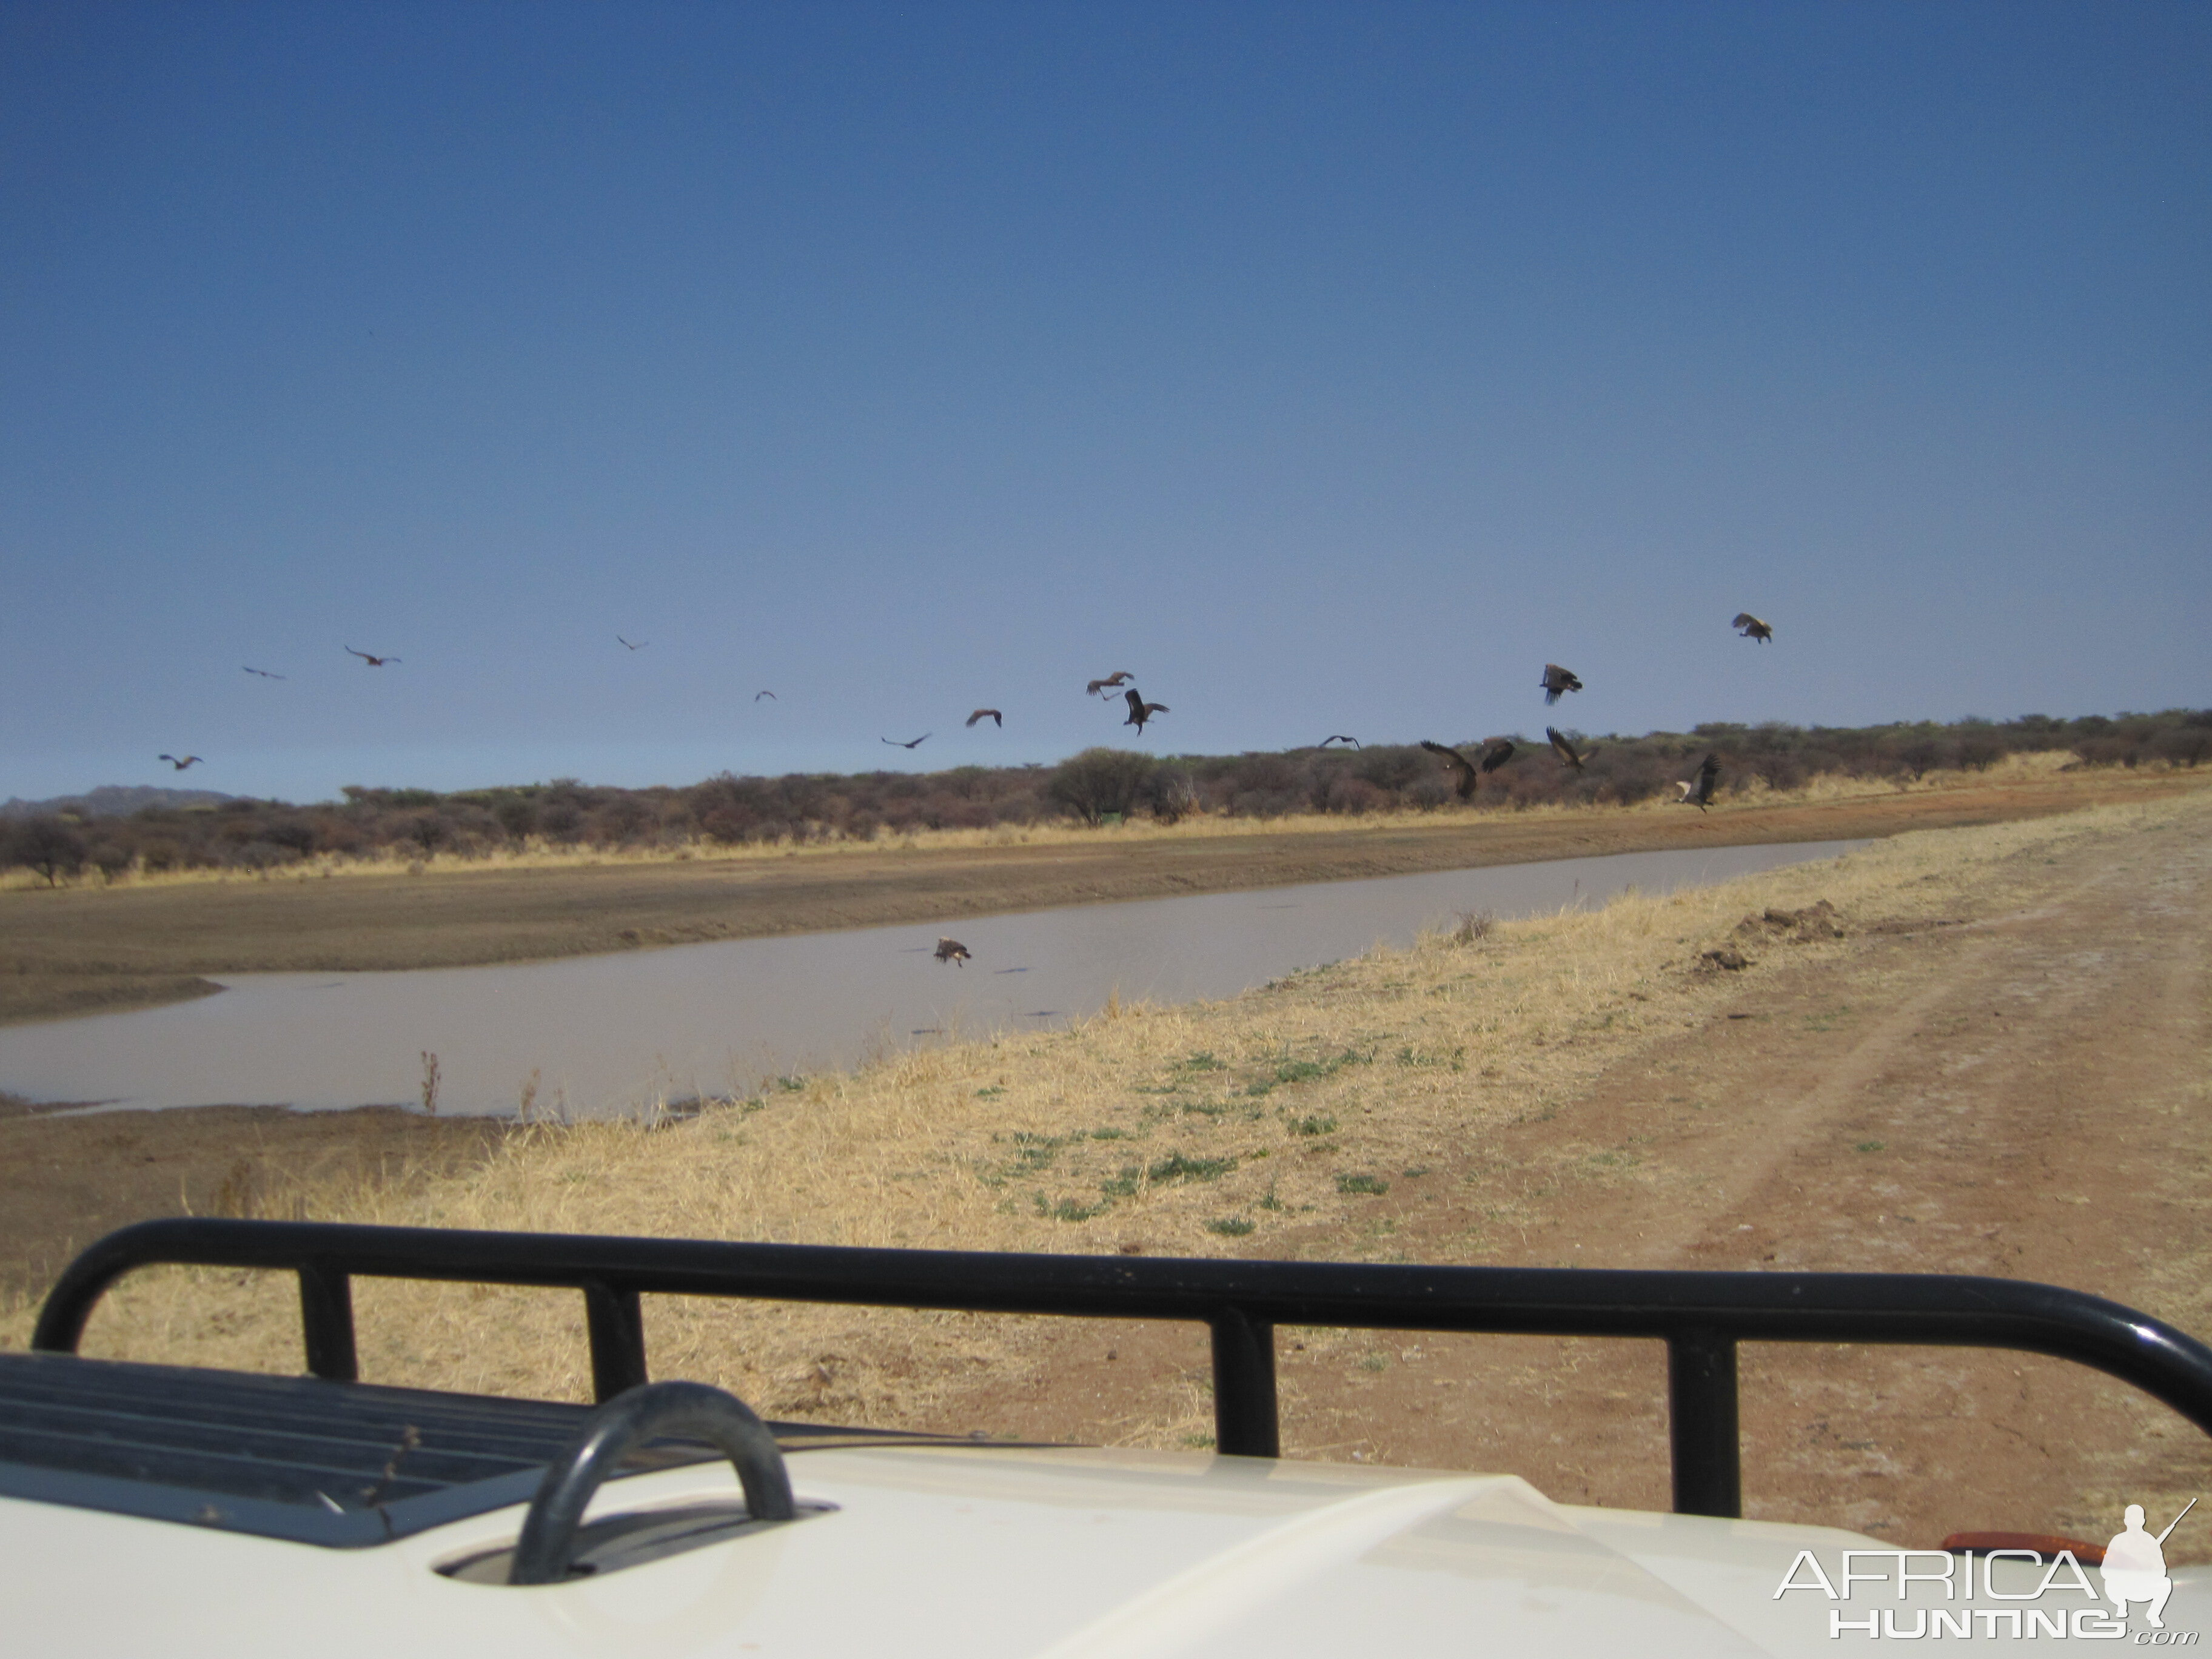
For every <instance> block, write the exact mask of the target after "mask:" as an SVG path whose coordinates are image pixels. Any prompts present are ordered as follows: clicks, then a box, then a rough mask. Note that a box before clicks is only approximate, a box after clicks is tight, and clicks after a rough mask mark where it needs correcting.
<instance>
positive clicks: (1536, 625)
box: [0, 0, 2212, 799]
mask: <svg viewBox="0 0 2212 1659" xmlns="http://www.w3.org/2000/svg"><path fill="white" fill-rule="evenodd" d="M2208 70H2212V10H2208V9H2205V8H2203V7H2202V6H2198V5H2179V4H2174V5H2166V4H2128V3H2099V4H2088V3H2083V4H2068V5H2039V4H2033V3H2018V0H2008V3H2002V4H1992V5H1974V4H1964V3H1954V4H1946V5H1942V6H1928V5H1924V4H1918V3H1913V4H1904V5H1884V4H1880V3H1851V4H1817V5H1808V4H1790V3H1779V4H1776V3H1757V4H1742V5H1733V4H1729V5H1720V4H1715V5H1692V4H1674V5H1661V4H1653V5H1631V4H1626V3H1617V4H1616V3H1607V4H1578V3H1571V0H1569V3H1545V4H1532V5H1506V4H1499V5H1472V4H1470V5H1452V6H1440V5H1425V4H1418V5H1393V4H1388V3H1374V4H1362V5H1356V6H1355V5H1350V4H1334V5H1325V6H1305V5H1297V4H1288V3H1285V4H1266V5H1260V4H1253V5H1241V4H1205V3H1176V4H1141V3H1129V4H1104V3H1100V4H1089V5H1085V4H1058V5H1035V4H1008V5H965V4H951V3H947V4H933V5H914V4H895V5H883V6H874V5H858V4H852V5H841V4H836V3H829V0H823V3H808V4H804V5H727V6H712V5H704V4H684V5H672V6H659V7H656V6H652V5H645V4H637V3H625V4H623V5H621V6H605V5H596V4H595V5H588V6H585V5H568V4H562V3H532V4H527V5H523V4H515V5H489V4H478V5H466V4H464V5H459V6H454V5H447V4H437V5H413V6H410V5H406V4H397V3H384V4H379V5H375V6H368V7H362V6H356V5H351V4H343V5H337V4H331V5H317V4H312V3H285V4H252V3H238V4H228V5H215V4H205V5H193V6H178V5H172V4H152V5H132V4H121V3H115V4H102V5H99V6H85V5H82V4H78V3H74V0H70V3H56V4H45V3H15V0H0V583H3V584H4V585H3V586H0V593H4V596H5V597H4V600H0V606H4V608H0V796H5V795H9V794H20V795H24V796H29V797H39V796H44V795H48V794H53V793H62V792H64V791H69V790H76V789H82V788H85V787H90V786H93V785H95V784H100V783H132V782H168V781H174V780H173V776H172V775H171V774H170V773H169V770H168V769H167V767H166V766H162V765H159V764H158V763H155V761H154V757H155V754H156V753H157V752H158V751H161V750H172V751H174V752H179V753H182V752H185V750H187V749H189V750H194V751H197V752H198V753H200V754H203V755H204V756H206V757H208V758H207V763H206V764H205V765H204V767H202V768H198V769H195V770H194V771H193V772H192V774H191V775H190V778H189V779H188V780H186V781H190V782H192V783H196V784H201V785H204V787H211V788H217V789H223V790H228V791H231V792H234V793H262V794H276V795H282V796H286V797H289V798H291V799H316V798H319V797H325V796H328V795H330V794H332V793H335V791H336V790H337V787H338V786H340V785H341V784H344V783H367V784H416V785H423V786H428V787H440V788H453V787H467V786H471V785H477V784H489V783H499V782H524V781H532V780H534V779H542V778H550V777H554V776H558V775H576V776H580V777H583V778H586V779H587V780H591V781H604V782H614V783H625V784H641V783H653V782H671V783H681V782H689V781H694V780H696V779H697V778H700V777H702V776H705V775H709V774H711V773H714V772H716V771H719V770H721V769H732V770H735V771H738V772H780V771H785V770H793V769H810V770H811V769H827V770H846V769H860V768H866V767H872V766H877V765H883V764H892V763H895V764H897V765H900V766H922V767H940V766H945V765H951V764H957V763H963V762H969V761H978V762H992V763H996V762H1018V761H1052V760H1056V759H1058V758H1060V757H1063V756H1065V755H1066V754H1069V753H1071V752H1073V750H1077V749H1079V748H1081V747H1083V746H1085V745H1086V744H1091V743H1095V742H1119V741H1121V739H1122V738H1125V737H1127V736H1128V735H1130V734H1128V733H1127V732H1123V731H1121V728H1120V727H1119V726H1117V725H1116V724H1115V720H1116V717H1117V713H1118V711H1117V710H1109V708H1106V707H1105V706H1103V705H1101V704H1098V703H1096V702H1086V701H1085V698H1084V696H1083V694H1082V684H1083V682H1084V681H1085V680H1086V679H1088V678H1092V677H1094V676H1096V675H1100V674H1103V673H1106V672H1108V671H1111V670H1115V669H1124V668H1126V669H1129V670H1132V671H1135V673H1136V674H1137V676H1138V682H1139V684H1140V685H1142V686H1143V688H1144V690H1145V691H1146V695H1147V696H1150V697H1152V698H1154V699H1156V700H1158V701H1160V702H1165V703H1167V704H1169V705H1170V708H1171V710H1172V713H1171V714H1170V715H1168V716H1164V717H1163V718H1162V719H1161V720H1158V722H1157V723H1156V724H1155V725H1154V726H1152V728H1151V729H1150V730H1149V731H1148V732H1146V736H1145V739H1144V741H1145V744H1146V746H1151V747H1154V748H1157V749H1159V750H1163V751H1167V750H1183V751H1233V750H1244V749H1267V748H1277V747H1287V746H1290V745H1293V744H1302V743H1311V742H1314V741H1316V740H1318V739H1319V738H1321V737H1322V736H1325V735H1327V734H1328V733H1329V732H1352V733H1355V734H1358V735H1359V736H1361V737H1362V738H1370V739H1378V738H1379V739H1397V740H1401V741H1402V740H1410V739H1412V738H1418V737H1436V738H1446V739H1457V738H1466V737H1470V736H1477V735H1480V734H1484V733H1488V732H1505V731H1514V730H1520V731H1524V732H1541V728H1542V726H1543V725H1544V722H1545V719H1546V711H1545V709H1544V707H1543V704H1542V702H1541V696H1540V695H1539V694H1538V692H1537V691H1536V689H1535V683H1536V679H1537V676H1538V674H1539V672H1540V671H1541V666H1542V665H1543V664H1544V663H1545V662H1546V661H1547V660H1550V661H1558V662H1561V663H1565V664H1566V665H1569V666H1571V667H1572V668H1573V669H1575V670H1576V671H1577V672H1579V673H1580V674H1581V675H1582V677H1583V679H1584V681H1585V682H1586V683H1587V684H1588V687H1589V689H1588V690H1586V691H1584V692H1583V693H1582V694H1580V695H1579V696H1576V697H1573V698H1571V699H1570V700H1569V702H1568V704H1567V705H1566V706H1565V710H1564V712H1566V713H1567V714H1569V715H1570V717H1571V720H1572V721H1573V723H1574V724H1575V725H1576V726H1577V727H1580V728H1583V729H1586V730H1590V731H1606V730H1616V729H1617V730H1623V731H1642V730H1645V729H1648V728H1651V727H1656V726H1671V727H1678V728H1679V727H1684V726H1689V725H1692V724H1693V723H1695V722H1698V721H1700V720H1764V719H1779V720H1794V721H1800V722H1823V723H1829V724H1861V723H1866V722H1872V721H1879V720H1899V719H1919V718H1926V717H1934V718H1942V719H1949V718H1956V717H1958V716H1960V715H1964V714H1988V715H1993V716H2006V715H2010V714H2021V713H2027V712H2041V713H2047V714H2082V713H2092V712H2104V713H2111V712H2114V711H2117V710H2119V709H2123V708H2166V707H2172V706H2175V705H2183V704H2186V705H2191V706H2201V705H2204V704H2207V703H2212V687H2208V679H2212V674H2209V673H2208V671H2212V536H2208V531H2207V525H2208V508H2212V465H2208V457H2212V405H2209V404H2208V398H2207V392H2208V389H2212V374H2208V368H2212V364H2208V350H2207V347H2208V328H2207V302H2208V295H2212V213H2208V211H2207V208H2208V190H2207V185H2208V183H2212V100H2207V99H2206V97H2205V96H2204V93H2203V88H2204V87H2205V85H2206V84H2207V80H2208ZM1743 608H1748V609H1750V610H1752V611H1756V612H1758V613H1759V614H1760V615H1762V616H1764V617H1766V618H1768V619H1769V620H1770V621H1771V622H1772V623H1774V625H1775V629H1776V638H1775V642H1774V643H1773V644H1772V645H1771V646H1768V647H1759V646H1755V645H1752V644H1749V643H1747V642H1744V641H1737V640H1736V639H1735V637H1734V636H1733V635H1731V634H1730V633H1729V630H1728V628H1727V622H1728V618H1729V617H1731V616H1732V615H1734V614H1735V611H1737V610H1739V609H1743ZM617 633H619V634H622V635H627V636H628V637H629V638H630V639H632V640H643V641H650V643H649V645H647V647H646V648H644V649H642V650H640V651H636V652H630V651H626V650H624V649H623V647H621V646H619V645H617V643H616V640H615V635H617ZM348 646H352V647H357V648H359V649H361V650H364V651H370V652H376V653H392V654H394V655H396V656H398V658H400V659H401V661H400V662H398V664H395V665H392V666H389V667H386V668H384V669H380V670H377V669H369V668H367V667H366V666H365V665H362V663H360V662H359V661H357V660H356V659H353V658H350V657H348V656H346V655H345V654H344V647H348ZM246 665H252V666H254V667H258V668H264V669H268V670H270V671H275V672H280V673H283V674H284V675H286V676H287V677H288V678H285V679H283V680H282V681H276V680H266V679H261V678H255V677H252V676H249V675H247V674H246V673H244V672H243V671H242V670H243V668H244V667H245V666H246ZM763 688H773V689H775V690H776V692H777V694H778V696H777V699H776V700H775V701H774V702H767V701H763V702H755V701H754V693H755V692H756V691H757V690H761V689H763ZM978 704H991V705H995V706H997V707H999V708H1003V709H1004V710H1005V711H1006V727H1005V729H1004V730H1003V731H1000V730H998V729H995V728H994V727H992V726H990V725H989V724H988V723H986V724H985V725H984V726H982V727H981V728H979V729H978V730H976V731H973V732H970V731H967V730H965V729H963V727H962V726H961V720H962V719H963V716H964V715H965V714H967V712H968V711H969V709H970V708H974V707H975V706H977V705H978ZM1554 717H1556V715H1555V716H1554ZM925 731H927V732H932V733H933V736H932V738H931V739H930V741H929V742H928V743H927V744H923V745H922V746H921V748H920V749H919V750H915V751H914V752H913V753H912V754H911V755H909V754H908V752H907V751H904V750H891V749H888V748H885V747H884V746H883V745H882V744H881V742H880V739H881V738H884V737H890V738H902V739H903V738H911V737H913V736H915V735H916V734H917V733H920V732H925Z"/></svg>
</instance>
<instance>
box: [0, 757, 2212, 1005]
mask: <svg viewBox="0 0 2212 1659" xmlns="http://www.w3.org/2000/svg"><path fill="white" fill-rule="evenodd" d="M2195 782H2196V781H2195V780H2192V779H2191V778H2189V777H2187V776H2186V775H2175V774H2160V775H2134V774H2127V773H2118V772H2109V771H2107V772H2089V773H2081V774H2075V775H2066V776H2052V777H2042V778H2038V779H2035V780H2033V781H2021V782H2009V783H1992V784H1988V785H1967V786H1961V787H1954V788H1946V789H1942V790H1940V791H1933V792H1928V793H1898V794H1893V795H1878V796H1868V797H1857V798H1851V799H1841V800H1831V801H1819V802H1810V803H1796V804H1791V805H1767V806H1759V805H1726V806H1723V807H1721V808H1719V809H1717V810H1716V811H1711V812H1710V813H1699V812H1693V811H1687V810H1681V811H1674V810H1668V811H1654V810H1638V811H1590V812H1577V813H1571V814H1535V813H1528V814H1520V813H1516V814H1504V815H1497V816H1493V815H1491V814H1489V813H1487V812H1484V813H1472V814H1469V813H1438V814H1437V816H1436V819H1435V821H1434V822H1433V823H1428V822H1424V823H1420V824H1418V825H1415V826H1411V827H1405V826H1401V825H1393V826H1389V827H1385V828H1366V829H1362V828H1358V827H1357V826H1349V827H1346V828H1343V829H1324V830H1304V831H1297V832H1286V831H1269V830H1267V829H1255V831H1254V832H1253V833H1251V834H1249V835H1226V836H1225V835H1219V834H1211V833H1210V834H1206V835H1204V836H1188V837H1177V836H1172V835H1169V836H1149V835H1148V836H1144V837H1142V838H1137V837H1119V836H1116V835H1115V833H1114V832H1113V831H1111V830H1103V831H1101V832H1099V835H1098V836H1097V839H1096V840H1085V841H1082V842H1073V843H1066V842H1061V843H1054V844H1048V845H1040V846H1012V847H983V848H936V849H918V850H909V851H898V850H889V849H872V848H859V849H854V850H853V851H851V852H849V853H839V854H834V855H829V856H810V857H806V858H788V859H772V860H763V859H760V858H757V857H754V858H744V859H731V860H720V861H715V860H697V861H693V862H689V863H681V864H674V863H671V864H656V865H642V866H641V865H618V866H612V865H611V866H600V867H587V868H581V869H578V868H562V869H524V870H511V869H509V870H484V871H461V872H453V873H440V872H436V871H435V870H434V871H433V872H431V873H428V874H426V875H423V876H421V877H416V878H406V877H392V878H377V879H329V880H285V879H272V880H270V881H267V882H250V883H246V882H241V883H225V884H187V885H177V886H168V887H158V886H157V887H147V888H126V889H121V890H114V891H107V890H99V889H66V890H61V891H57V892H47V891H40V890H19V891H14V892H7V893H0V1024H8V1023H11V1022H18V1021H22V1020H30V1019H51V1018H59V1017H62V1016H64V1015H70V1014H79V1013H90V1012H112V1011H114V1010H118V1009H122V1008H130V1007H150V1006H155V1005H156V1004H160V1003H164V1002H173V1001H178V1000H184V999H185V998H189V997H192V996H197V995H204V994H207V993H208V992H209V991H210V989H212V988H213V987H210V986H209V985H208V984H207V982H206V981H205V980H204V978H202V977H200V976H202V975H209V974H226V973H254V972H264V971H294V972H339V971H347V970H361V969H401V968H428V967H459V966H465V965H468V964H471V963H491V962H519V961H528V960H534V959H541V958H545V957H568V956H585V955H591V954H594V953H598V952H603V951H625V950H636V949H641V948H645V947H648V946H652V945H674V944H683V943H687V942H691V941H696V940H701V939H745V938H755V937H759V936H761V935H764V934H774V933H805V932H814V931H818V930H822V929H828V928H841V927H882V926H887V925H890V924H892V923H896V922H907V921H919V922H930V921H941V920H945V919H947V918H951V917H957V916H973V915H992V914H1002V913H1005V912H1007V911H1013V910H1034V909H1042V908H1048V907H1051V906H1055V905H1063V904H1086V903H1096V902H1103V901H1110V900H1120V899H1139V898H1158V897H1165V896H1176V895H1180V894H1188V893H1213V892H1228V891H1231V890H1238V889H1244V888H1254V887H1275V886H1284V885H1287V884H1292V883H1296V882H1309V881H1347V880H1354V879H1358V878H1363V877H1370V876H1391V875H1404V874H1408V873H1412V872H1418V871H1425V870H1449V869H1463V868H1471V867H1474V866H1482V865H1493V864H1519V863H1526V862H1530V861H1534V860H1543V859H1558V858H1578V857H1586V856H1593V855H1597V854H1610V853H1636V852H1652V851H1659V850H1664V849H1669V848H1696V847H1710V846H1724V845H1731V844H1747V843H1755V842H1802V841H1826V840H1844V839H1852V838H1857V837H1861V836H1888V835H1893V834H1896V833H1898V832H1899V831H1901V830H1905V829H1927V828H1936V827H1941V826H1947V825H1955V824H1972V823H1996V822H1999V821H2002V820H2005V819H2010V818H2023V817H2039V816H2042V815H2045V814H2048V813H2051V812H2059V811H2069V810H2072V809H2074V808H2076V807H2080V806H2084V805H2092V804H2095V803H2098V802H2103V801H2110V800H2134V799H2156V798H2160V797H2162V796H2164V795H2166V794H2170V793H2174V792H2176V791H2179V790H2184V789H2186V788H2189V787H2193V786H2194V784H2195Z"/></svg>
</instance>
